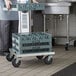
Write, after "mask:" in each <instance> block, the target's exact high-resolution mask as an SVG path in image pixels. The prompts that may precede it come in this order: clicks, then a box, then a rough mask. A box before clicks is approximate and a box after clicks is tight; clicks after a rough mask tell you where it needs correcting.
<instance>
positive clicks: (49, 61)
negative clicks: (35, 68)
mask: <svg viewBox="0 0 76 76" xmlns="http://www.w3.org/2000/svg"><path fill="white" fill-rule="evenodd" d="M52 62H53V58H50V59H49V56H46V57H45V58H44V63H45V64H48V65H49V64H52Z"/></svg>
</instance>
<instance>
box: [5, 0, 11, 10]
mask: <svg viewBox="0 0 76 76" xmlns="http://www.w3.org/2000/svg"><path fill="white" fill-rule="evenodd" d="M4 1H5V4H6V8H7V9H8V10H10V9H11V5H12V2H11V0H4Z"/></svg>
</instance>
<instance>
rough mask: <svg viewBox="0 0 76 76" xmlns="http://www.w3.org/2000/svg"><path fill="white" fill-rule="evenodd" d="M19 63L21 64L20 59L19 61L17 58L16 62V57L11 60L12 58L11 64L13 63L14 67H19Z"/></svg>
mask: <svg viewBox="0 0 76 76" xmlns="http://www.w3.org/2000/svg"><path fill="white" fill-rule="evenodd" d="M20 64H21V61H20V60H19V61H18V62H17V63H16V59H13V60H12V65H13V66H14V67H19V66H20Z"/></svg>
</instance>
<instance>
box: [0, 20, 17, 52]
mask: <svg viewBox="0 0 76 76" xmlns="http://www.w3.org/2000/svg"><path fill="white" fill-rule="evenodd" d="M17 32H18V20H11V21H8V20H0V51H9V48H11V47H12V33H17Z"/></svg>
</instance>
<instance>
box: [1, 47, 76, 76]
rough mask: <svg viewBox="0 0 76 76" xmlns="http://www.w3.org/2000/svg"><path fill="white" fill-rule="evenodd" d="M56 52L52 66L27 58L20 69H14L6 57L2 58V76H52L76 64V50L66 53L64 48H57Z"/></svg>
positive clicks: (33, 58)
mask: <svg viewBox="0 0 76 76" xmlns="http://www.w3.org/2000/svg"><path fill="white" fill-rule="evenodd" d="M54 51H55V52H56V54H55V56H54V57H53V63H52V64H51V65H46V64H44V62H43V61H40V60H37V58H36V57H26V58H24V59H23V60H22V63H21V65H20V67H19V68H14V67H13V66H12V64H11V62H8V61H7V60H6V58H5V56H0V76H51V75H52V74H53V73H55V72H57V71H59V70H61V69H63V68H65V67H66V66H69V65H70V64H72V63H74V62H76V48H74V47H72V48H70V50H69V51H65V50H64V47H55V48H54Z"/></svg>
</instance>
